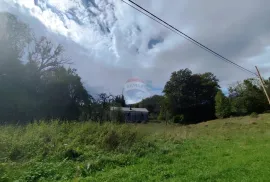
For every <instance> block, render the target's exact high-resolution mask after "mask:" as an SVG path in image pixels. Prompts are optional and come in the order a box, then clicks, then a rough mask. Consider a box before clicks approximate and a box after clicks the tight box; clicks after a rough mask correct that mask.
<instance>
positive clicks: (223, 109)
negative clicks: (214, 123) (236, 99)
mask: <svg viewBox="0 0 270 182" xmlns="http://www.w3.org/2000/svg"><path fill="white" fill-rule="evenodd" d="M215 101H216V106H215V108H216V116H217V118H226V117H229V116H231V105H230V101H229V99H228V98H227V97H226V96H225V95H224V94H223V93H222V91H218V93H217V95H216V97H215Z"/></svg>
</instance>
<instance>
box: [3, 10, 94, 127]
mask: <svg viewBox="0 0 270 182" xmlns="http://www.w3.org/2000/svg"><path fill="white" fill-rule="evenodd" d="M0 20H2V21H0V27H1V32H0V53H1V56H0V84H1V87H0V100H1V102H0V122H3V121H4V122H8V123H11V122H12V121H14V122H16V123H17V122H21V123H26V122H30V121H33V120H35V119H36V120H40V119H53V118H58V119H62V120H77V119H79V117H80V116H81V115H82V113H83V112H84V114H85V112H86V111H89V110H90V106H91V105H92V103H91V96H90V95H89V94H88V93H87V91H86V90H85V88H84V86H83V84H82V81H81V78H80V77H79V75H78V74H77V73H76V70H75V69H71V68H69V69H66V68H65V66H66V64H67V63H68V62H67V60H68V59H63V57H64V56H63V55H64V51H63V47H62V46H61V45H58V46H56V47H55V46H54V45H53V44H52V43H51V41H49V40H48V39H47V38H45V37H42V38H41V39H39V41H32V42H30V41H31V38H32V34H31V31H30V29H29V28H28V26H27V25H26V24H24V23H23V22H20V21H19V20H17V18H16V17H15V16H14V15H11V14H8V13H4V14H3V13H0ZM32 40H35V39H32ZM31 43H32V44H34V49H33V50H32V51H30V52H29V55H28V58H29V61H27V62H26V63H24V64H23V63H22V62H21V60H20V59H21V58H22V55H23V54H24V53H25V50H26V47H27V46H28V45H29V44H31Z"/></svg>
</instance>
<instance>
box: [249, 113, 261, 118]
mask: <svg viewBox="0 0 270 182" xmlns="http://www.w3.org/2000/svg"><path fill="white" fill-rule="evenodd" d="M250 117H251V118H258V117H259V115H258V113H256V112H253V113H251V114H250Z"/></svg>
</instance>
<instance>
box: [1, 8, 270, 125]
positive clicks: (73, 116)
mask: <svg viewBox="0 0 270 182" xmlns="http://www.w3.org/2000/svg"><path fill="white" fill-rule="evenodd" d="M0 28H1V31H0V55H1V56H0V85H1V86H0V122H1V123H14V122H15V123H21V124H23V123H28V122H32V121H35V120H51V119H60V120H68V121H69V120H76V121H87V120H92V121H96V122H103V121H111V120H116V121H118V122H124V118H123V115H122V114H121V112H120V111H117V112H116V113H114V115H113V118H112V117H111V112H110V107H111V106H119V107H120V106H121V107H124V106H126V104H125V99H124V97H123V96H122V95H118V96H114V95H112V94H106V93H100V94H99V95H98V96H96V97H93V96H92V95H90V94H89V93H88V92H87V90H86V89H85V87H84V86H83V83H82V80H81V78H80V76H79V75H78V74H77V71H76V70H75V69H72V68H71V67H70V65H71V63H72V60H69V59H68V58H66V57H65V56H64V47H63V46H61V45H54V44H53V43H52V42H51V41H50V40H49V39H48V38H46V37H38V38H37V37H36V36H35V35H34V34H33V33H32V31H31V29H30V28H29V27H28V26H27V25H26V24H25V23H23V22H21V21H19V20H18V19H17V18H16V16H14V15H12V14H10V13H0ZM265 83H266V87H267V90H268V92H270V79H268V80H265ZM228 90H229V93H228V94H226V95H225V94H224V93H223V92H222V91H221V88H220V86H219V80H218V79H217V78H216V76H215V75H214V74H212V73H209V72H207V73H203V74H193V73H192V71H191V70H189V69H182V70H179V71H176V72H173V73H172V74H171V78H170V80H169V81H168V82H167V83H166V85H165V87H164V90H163V93H164V94H163V95H162V96H161V95H154V96H152V97H150V98H147V99H145V100H143V101H142V102H140V103H138V104H135V105H133V107H145V108H147V109H148V110H149V113H150V118H151V119H152V120H160V121H172V122H175V123H181V124H191V123H198V122H202V121H207V120H211V119H215V118H226V117H230V116H243V115H249V114H251V113H253V112H256V113H262V112H265V111H267V110H268V109H269V104H268V103H267V100H266V98H265V95H264V93H263V90H262V88H261V86H260V84H259V82H258V80H256V79H247V80H244V81H243V82H239V83H237V84H235V85H234V86H231V87H229V89H228Z"/></svg>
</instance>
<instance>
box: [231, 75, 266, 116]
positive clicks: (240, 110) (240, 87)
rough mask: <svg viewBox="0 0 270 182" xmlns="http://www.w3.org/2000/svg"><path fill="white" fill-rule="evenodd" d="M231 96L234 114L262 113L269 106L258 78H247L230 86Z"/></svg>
mask: <svg viewBox="0 0 270 182" xmlns="http://www.w3.org/2000/svg"><path fill="white" fill-rule="evenodd" d="M229 97H230V99H231V103H232V112H233V114H234V115H236V116H238V115H240V116H241V115H248V114H251V113H252V112H256V113H262V112H263V111H265V110H266V109H267V108H268V103H267V100H266V99H265V95H264V92H263V90H262V88H261V86H260V83H259V81H258V80H256V79H246V80H244V81H243V82H239V83H237V84H236V85H235V86H231V87H230V88H229Z"/></svg>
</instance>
